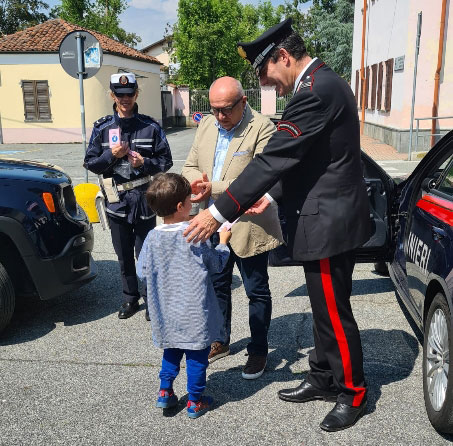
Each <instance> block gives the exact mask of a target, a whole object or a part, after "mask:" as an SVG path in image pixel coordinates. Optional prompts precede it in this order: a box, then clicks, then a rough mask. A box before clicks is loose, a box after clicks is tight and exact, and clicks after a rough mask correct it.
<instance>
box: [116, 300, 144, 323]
mask: <svg viewBox="0 0 453 446" xmlns="http://www.w3.org/2000/svg"><path fill="white" fill-rule="evenodd" d="M138 308H139V304H138V302H126V303H125V304H123V305H121V308H120V311H119V312H118V318H119V319H127V318H128V317H131V316H133V315H134V314H135V313H137V311H138Z"/></svg>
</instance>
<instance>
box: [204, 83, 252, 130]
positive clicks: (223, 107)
mask: <svg viewBox="0 0 453 446" xmlns="http://www.w3.org/2000/svg"><path fill="white" fill-rule="evenodd" d="M209 102H210V104H211V109H212V110H213V111H214V116H215V117H216V119H217V121H218V122H219V124H220V125H221V126H222V127H223V128H224V129H226V130H231V129H232V128H233V127H234V126H235V125H236V124H237V123H238V122H239V121H240V120H241V119H242V115H243V112H244V107H245V105H246V103H247V97H246V96H245V95H244V89H243V88H242V85H241V83H240V82H239V81H238V80H237V79H234V78H233V77H229V76H225V77H220V78H219V79H216V80H215V81H214V82H213V83H212V85H211V88H210V89H209Z"/></svg>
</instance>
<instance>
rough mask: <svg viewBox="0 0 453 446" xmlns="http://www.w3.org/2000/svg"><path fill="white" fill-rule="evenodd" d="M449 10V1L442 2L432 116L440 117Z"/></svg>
mask: <svg viewBox="0 0 453 446" xmlns="http://www.w3.org/2000/svg"><path fill="white" fill-rule="evenodd" d="M446 10H447V0H442V13H441V17H440V32H439V50H438V53H437V68H436V74H435V75H434V100H433V111H432V113H431V116H433V117H435V116H438V111H439V82H440V71H441V70H442V62H443V60H442V57H443V52H444V32H445V14H446ZM436 122H437V119H433V120H432V123H431V147H432V146H433V145H434V143H435V141H436V137H435V136H434V134H435V133H436Z"/></svg>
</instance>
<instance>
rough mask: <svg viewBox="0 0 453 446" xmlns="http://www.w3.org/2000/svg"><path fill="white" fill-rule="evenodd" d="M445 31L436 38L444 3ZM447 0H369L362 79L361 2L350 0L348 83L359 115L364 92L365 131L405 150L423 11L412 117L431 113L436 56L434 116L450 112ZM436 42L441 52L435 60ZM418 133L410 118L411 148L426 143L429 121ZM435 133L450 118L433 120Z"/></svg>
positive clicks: (451, 33)
mask: <svg viewBox="0 0 453 446" xmlns="http://www.w3.org/2000/svg"><path fill="white" fill-rule="evenodd" d="M444 2H445V4H446V5H447V7H446V8H444V10H445V14H444V17H443V19H444V20H445V31H444V33H443V35H442V36H440V29H441V20H442V11H443V8H442V6H443V3H444ZM448 4H449V1H448V0H436V1H433V2H427V1H426V0H368V1H367V5H368V7H367V11H366V35H365V46H364V65H365V80H364V81H362V80H361V75H360V66H361V57H362V22H363V6H364V2H363V1H362V0H356V2H355V15H354V42H353V55H352V76H351V87H352V89H353V91H354V93H355V96H356V99H357V104H358V109H359V117H360V118H361V116H362V109H361V108H362V92H363V91H364V90H365V119H364V122H365V125H364V133H365V134H366V135H369V136H371V137H373V138H376V139H378V140H381V141H383V142H385V143H386V144H390V145H392V146H393V147H395V148H396V149H397V150H398V151H399V152H408V150H409V139H410V138H409V133H410V126H411V109H412V97H413V91H414V88H413V84H414V67H415V54H416V38H417V22H418V15H419V13H420V12H421V14H422V26H421V36H420V47H419V55H418V66H417V77H416V89H415V102H414V118H430V117H432V116H433V103H434V96H435V95H434V93H435V77H436V70H437V68H438V61H439V60H440V67H441V70H440V78H439V94H438V112H437V116H439V117H448V116H453V113H452V110H453V108H452V106H453V96H452V95H451V94H450V92H451V91H452V88H453V49H452V46H451V42H452V41H453V40H452V38H453V27H451V26H450V27H449V26H448V23H449V18H450V17H453V15H452V14H453V12H451V11H450V8H449V7H448ZM439 43H441V44H442V47H443V51H442V52H441V58H440V59H439V57H438V56H439ZM418 122H419V127H420V129H421V130H420V132H419V137H418V139H417V138H416V136H415V129H416V126H417V121H416V120H415V119H414V124H413V125H414V134H413V142H412V150H420V151H421V150H427V149H429V148H430V147H431V125H432V120H431V119H427V120H419V121H418ZM435 124H436V131H435V133H442V134H443V133H446V131H447V130H449V129H452V128H453V119H439V120H436V122H435Z"/></svg>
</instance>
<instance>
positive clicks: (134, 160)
mask: <svg viewBox="0 0 453 446" xmlns="http://www.w3.org/2000/svg"><path fill="white" fill-rule="evenodd" d="M127 159H128V160H129V162H130V163H131V164H132V167H134V168H136V167H140V166H143V164H144V163H145V160H144V159H143V156H141V155H140V153H138V152H129V153H128V154H127Z"/></svg>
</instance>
